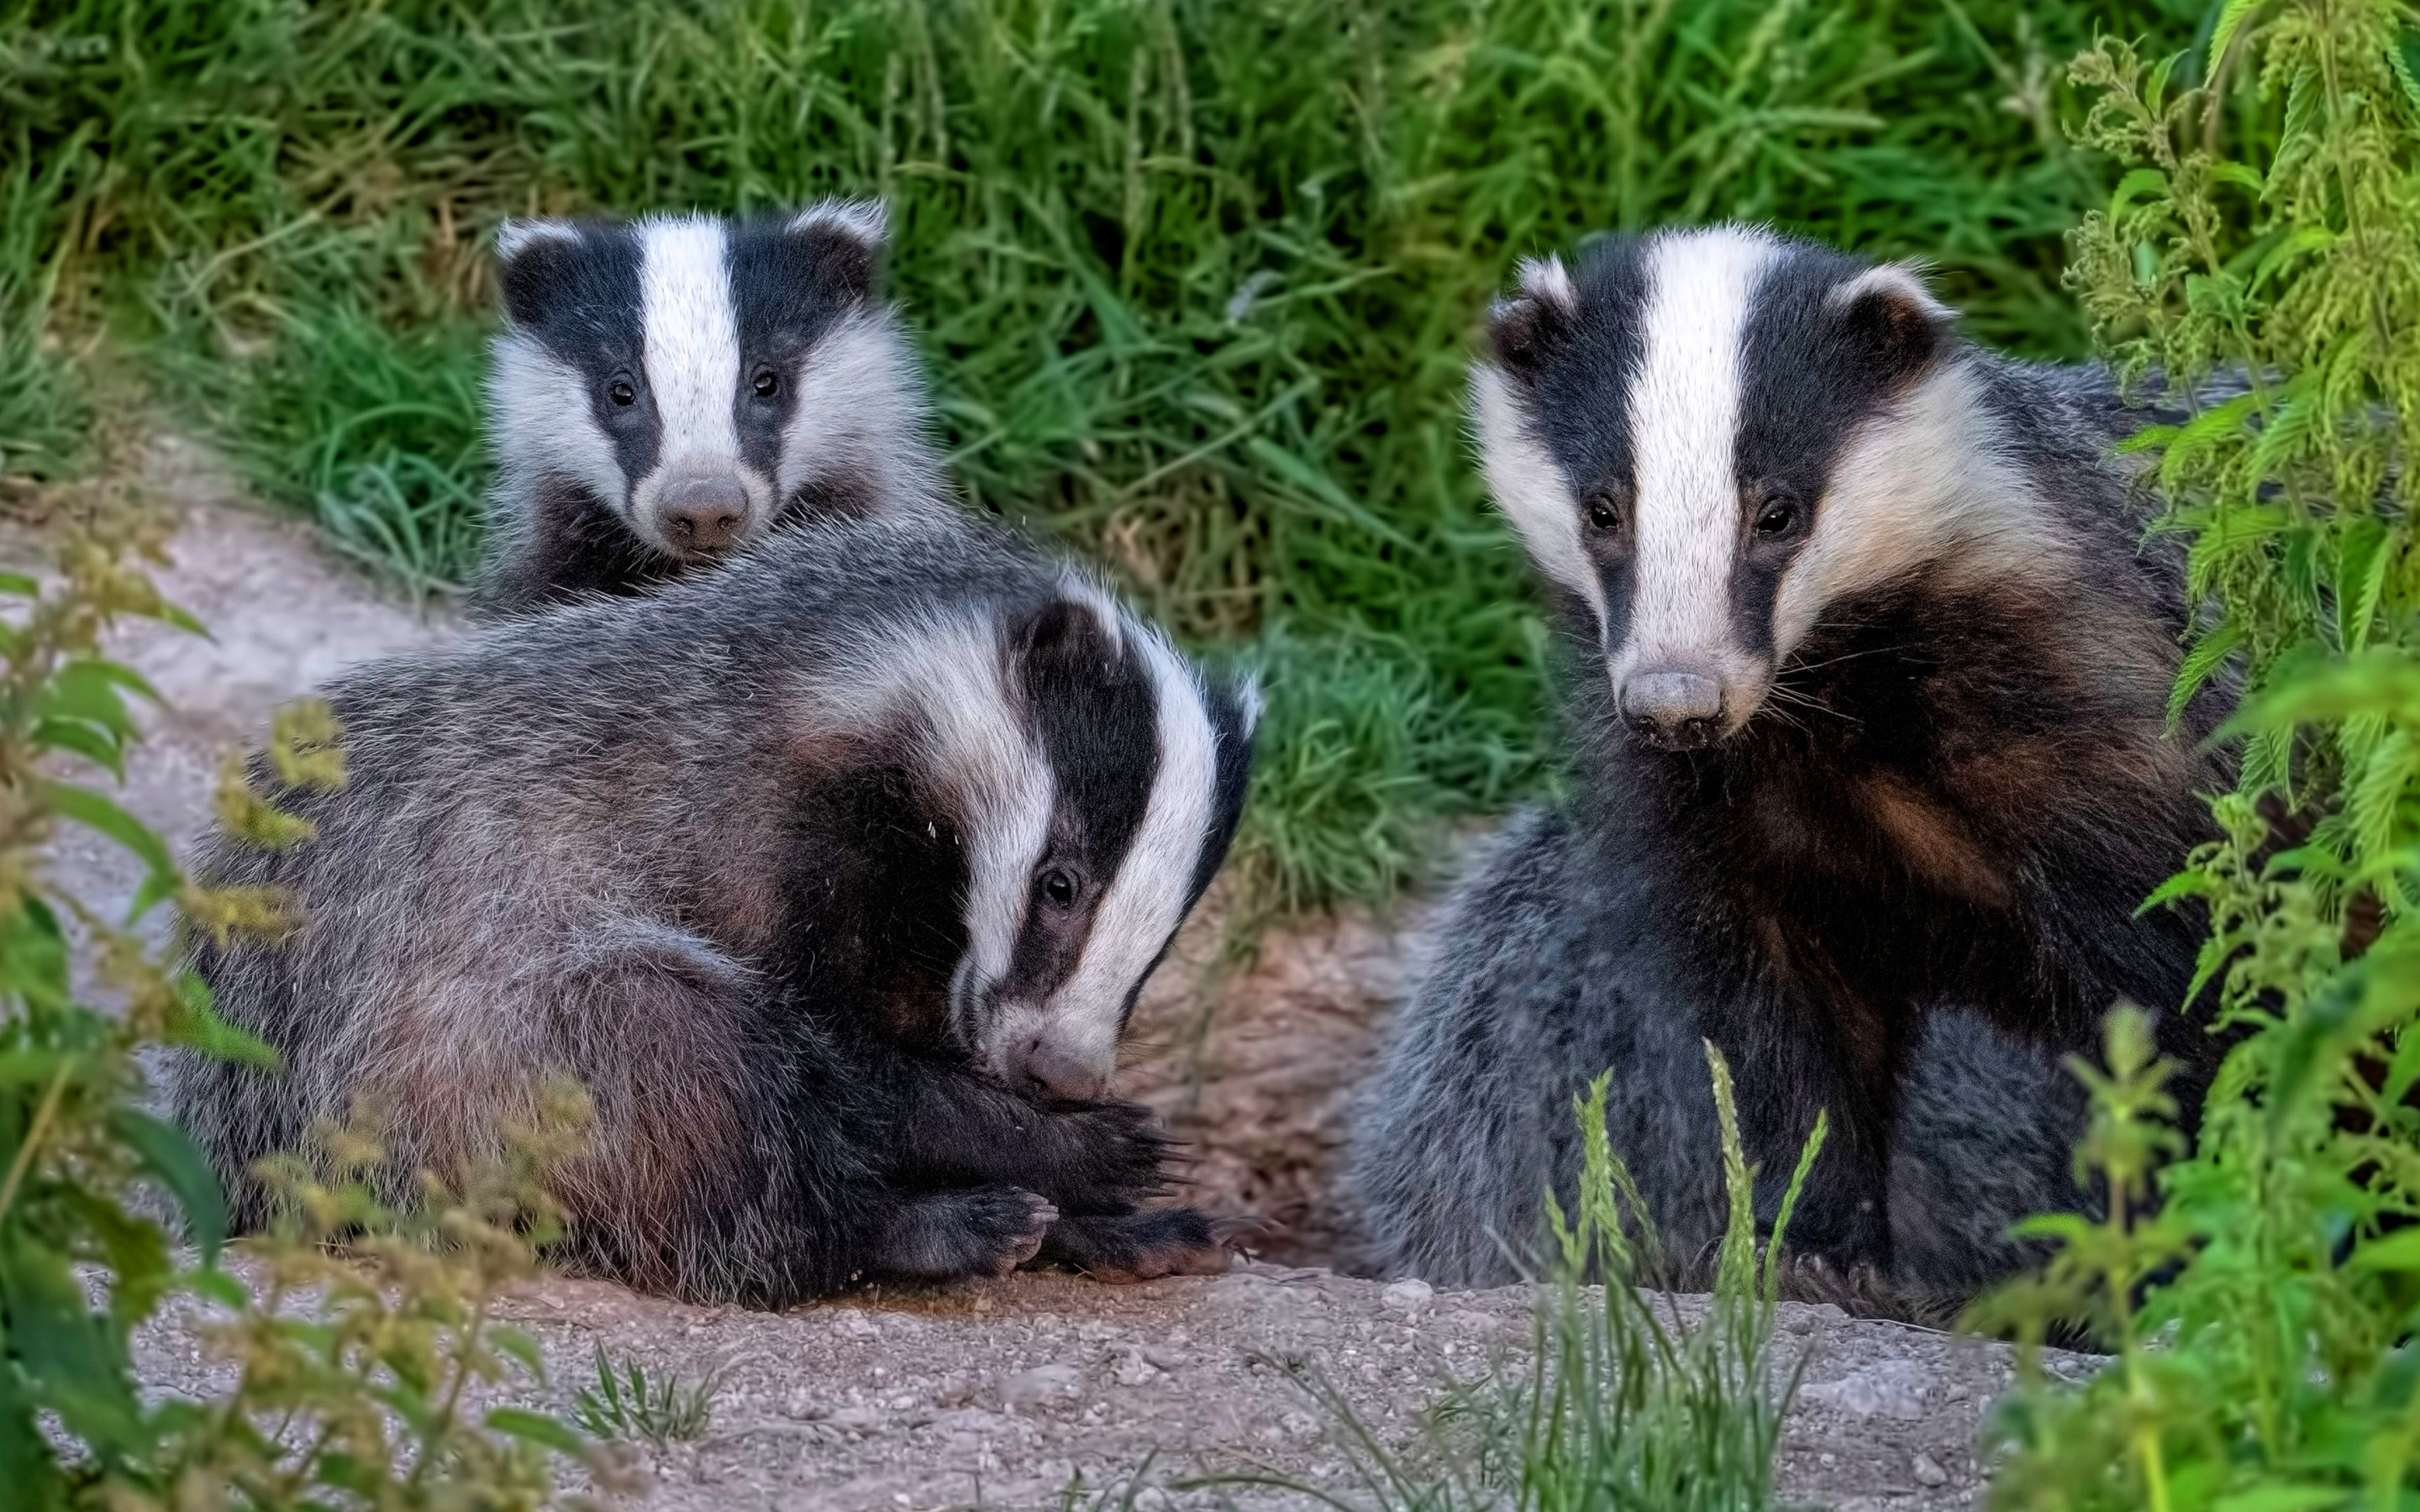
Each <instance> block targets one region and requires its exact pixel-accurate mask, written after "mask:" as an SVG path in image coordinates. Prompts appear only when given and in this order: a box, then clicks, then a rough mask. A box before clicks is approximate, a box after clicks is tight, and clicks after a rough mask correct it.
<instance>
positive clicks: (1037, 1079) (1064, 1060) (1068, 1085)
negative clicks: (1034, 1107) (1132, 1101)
mask: <svg viewBox="0 0 2420 1512" xmlns="http://www.w3.org/2000/svg"><path fill="white" fill-rule="evenodd" d="M1001 1080H1003V1081H1005V1082H1007V1083H1008V1085H1009V1086H1010V1087H1011V1088H1014V1089H1015V1090H1016V1091H1019V1092H1022V1093H1024V1094H1025V1095H1026V1096H1028V1097H1035V1098H1043V1099H1047V1100H1049V1101H1053V1102H1057V1101H1063V1100H1064V1101H1071V1102H1090V1101H1092V1100H1093V1099H1094V1098H1096V1097H1099V1096H1100V1095H1102V1094H1103V1093H1104V1092H1107V1091H1108V1090H1109V1068H1108V1067H1106V1066H1103V1065H1100V1064H1098V1063H1097V1061H1096V1060H1095V1059H1094V1057H1088V1056H1082V1055H1078V1054H1077V1053H1076V1051H1075V1050H1073V1049H1072V1048H1070V1047H1069V1046H1068V1045H1066V1044H1064V1043H1063V1042H1061V1041H1058V1040H1056V1039H1054V1038H1053V1037H1052V1036H1050V1035H1048V1034H1033V1035H1026V1036H1022V1037H1021V1038H1019V1039H1018V1041H1016V1043H1015V1044H1012V1045H1010V1046H1009V1049H1008V1055H1007V1057H1006V1059H1005V1064H1003V1065H1002V1066H1001Z"/></svg>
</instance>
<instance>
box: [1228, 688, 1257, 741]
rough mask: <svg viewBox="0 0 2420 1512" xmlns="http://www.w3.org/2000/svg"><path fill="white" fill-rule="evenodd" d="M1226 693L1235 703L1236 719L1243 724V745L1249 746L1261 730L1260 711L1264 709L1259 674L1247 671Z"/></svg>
mask: <svg viewBox="0 0 2420 1512" xmlns="http://www.w3.org/2000/svg"><path fill="white" fill-rule="evenodd" d="M1227 691H1228V695H1229V696H1230V697H1231V698H1233V700H1234V701H1235V715H1236V717H1238V718H1240V719H1241V720H1242V721H1243V724H1244V743H1245V744H1246V745H1249V744H1251V740H1252V736H1253V735H1254V734H1255V733H1258V732H1259V730H1260V728H1261V711H1262V710H1263V709H1264V707H1266V703H1265V702H1264V700H1263V699H1262V697H1261V674H1260V673H1259V672H1257V671H1248V672H1246V673H1244V674H1243V675H1242V676H1241V677H1238V678H1237V679H1235V681H1234V683H1233V685H1232V686H1230V687H1229V688H1228V690H1227Z"/></svg>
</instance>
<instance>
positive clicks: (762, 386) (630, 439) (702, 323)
mask: <svg viewBox="0 0 2420 1512" xmlns="http://www.w3.org/2000/svg"><path fill="white" fill-rule="evenodd" d="M883 237H884V231H883V219H882V213H881V210H880V208H879V207H876V206H871V205H861V204H839V203H827V204H822V205H817V206H814V207H813V208H808V209H806V210H802V211H799V212H796V213H793V214H783V215H778V216H767V217H759V218H756V219H752V220H748V221H739V222H733V221H726V220H723V219H721V218H719V217H713V216H704V215H664V216H649V217H645V218H644V219H641V220H637V221H633V222H628V223H624V222H613V221H576V222H572V221H514V222H510V223H507V224H505V225H504V228H503V230H502V231H501V232H500V233H499V234H498V236H497V243H496V244H497V252H498V255H499V257H500V259H501V272H500V277H501V281H502V284H503V286H504V307H505V313H506V316H507V321H508V323H507V327H506V330H505V332H504V335H503V336H502V337H501V339H500V340H499V341H498V342H497V345H496V351H495V367H494V374H493V378H492V380H491V384H490V409H491V411H492V416H491V418H492V429H493V432H494V436H495V445H496V448H497V454H498V459H499V461H500V463H501V464H502V468H501V471H502V472H503V474H504V488H503V492H502V497H503V498H504V500H505V501H507V503H509V501H512V500H514V499H516V498H523V497H527V498H532V499H535V498H538V497H542V496H544V495H545V494H546V492H547V490H548V489H549V488H550V487H553V488H558V489H559V488H561V487H564V486H569V487H571V488H573V489H576V490H578V491H579V492H581V493H582V494H584V495H585V496H586V497H587V498H588V499H589V500H590V501H593V503H594V505H595V506H596V507H597V508H599V509H601V510H602V511H604V512H605V513H606V514H608V515H609V516H610V517H612V518H613V519H616V520H618V521H620V522H621V524H622V525H623V526H625V527H627V529H628V531H629V532H630V533H631V534H632V535H634V536H636V537H637V539H638V540H639V542H641V543H643V545H644V547H645V548H648V549H649V550H651V551H653V552H655V553H659V554H660V555H661V556H664V557H667V558H671V559H674V560H675V561H691V560H700V559H705V558H710V557H715V556H719V555H721V554H722V553H725V552H727V551H729V550H731V549H733V548H737V547H739V546H742V545H745V544H746V543H747V542H749V541H751V540H753V539H755V538H756V537H757V536H759V535H761V534H762V533H763V532H765V531H766V530H767V529H768V528H770V527H771V526H772V525H773V524H774V523H775V522H776V521H777V520H779V519H781V518H783V517H785V516H789V515H805V514H813V513H815V512H817V511H818V510H819V509H821V508H823V507H825V506H826V505H827V503H828V502H829V501H833V500H840V501H846V503H845V507H849V508H854V509H857V510H860V511H863V510H865V509H867V508H868V507H869V506H872V507H879V505H880V504H881V503H882V502H883V501H885V500H887V499H889V498H891V497H894V496H897V497H914V498H922V497H923V496H925V495H928V494H930V493H931V492H932V490H933V487H934V486H935V484H936V482H937V471H936V469H935V468H934V466H933V463H932V460H931V457H930V454H929V451H928V449H927V447H926V446H925V443H924V441H923V437H922V426H923V417H924V409H925V406H924V401H923V393H922V389H921V385H920V383H919V381H918V378H917V375H916V367H915V363H914V360H913V358H912V356H911V355H910V354H909V352H908V351H907V346H906V343H905V341H904V340H903V338H902V337H901V335H900V332H899V331H898V329H897V325H896V321H895V319H894V318H893V316H892V313H891V312H890V310H889V309H888V308H887V307H885V306H884V305H883V304H882V302H881V301H879V300H878V299H877V298H876V279H877V275H878V272H879V269H880V263H881V258H882V252H883ZM886 479H889V480H892V481H891V482H888V483H886V481H885V480H886Z"/></svg>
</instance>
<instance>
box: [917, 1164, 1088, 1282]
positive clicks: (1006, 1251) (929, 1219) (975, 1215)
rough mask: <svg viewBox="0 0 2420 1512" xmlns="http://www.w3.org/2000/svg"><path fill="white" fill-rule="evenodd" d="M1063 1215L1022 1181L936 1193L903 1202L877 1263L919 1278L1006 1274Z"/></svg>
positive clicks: (1036, 1247) (1036, 1250) (1027, 1256)
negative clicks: (1015, 1185) (1016, 1183)
mask: <svg viewBox="0 0 2420 1512" xmlns="http://www.w3.org/2000/svg"><path fill="white" fill-rule="evenodd" d="M1058 1221H1059V1210H1058V1209H1057V1208H1054V1207H1052V1206H1051V1205H1050V1203H1049V1201H1048V1200H1047V1199H1046V1198H1043V1197H1039V1196H1035V1195H1034V1194H1032V1193H1031V1192H1028V1191H1026V1190H1025V1189H1023V1188H1022V1187H1014V1186H979V1187H974V1188H971V1189H970V1190H967V1191H963V1192H940V1193H935V1194H933V1195H932V1196H922V1197H917V1198H915V1199H914V1200H912V1201H910V1202H907V1203H906V1204H904V1205H903V1206H902V1208H901V1209H900V1211H898V1212H897V1213H896V1214H895V1215H894V1216H893V1217H892V1224H891V1228H890V1233H889V1235H888V1238H887V1240H886V1242H884V1244H883V1246H882V1254H881V1255H880V1257H878V1258H877V1260H876V1264H875V1265H874V1266H873V1267H871V1269H873V1270H874V1271H876V1272H878V1273H881V1274H883V1275H887V1276H892V1277H894V1278H898V1279H904V1280H919V1281H949V1280H954V1279H956V1278H958V1277H960V1276H969V1275H1006V1274H1008V1273H1010V1272H1011V1271H1014V1270H1016V1268H1017V1267H1018V1266H1020V1265H1023V1264H1024V1263H1025V1262H1026V1261H1028V1260H1030V1259H1032V1258H1033V1257H1034V1256H1035V1255H1037V1254H1039V1253H1040V1252H1041V1249H1042V1245H1043V1241H1044V1237H1045V1236H1046V1235H1047V1234H1048V1232H1049V1231H1050V1226H1051V1225H1052V1224H1054V1223H1056V1222H1058Z"/></svg>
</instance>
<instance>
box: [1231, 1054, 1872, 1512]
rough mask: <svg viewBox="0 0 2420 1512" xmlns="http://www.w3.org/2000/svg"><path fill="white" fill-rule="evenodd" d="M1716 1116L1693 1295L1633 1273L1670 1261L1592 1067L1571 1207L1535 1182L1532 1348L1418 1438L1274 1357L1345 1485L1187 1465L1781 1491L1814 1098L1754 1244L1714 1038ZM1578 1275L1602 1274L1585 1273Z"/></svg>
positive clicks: (1535, 1504) (1645, 1502) (1448, 1502)
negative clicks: (1720, 1212) (1297, 1475)
mask: <svg viewBox="0 0 2420 1512" xmlns="http://www.w3.org/2000/svg"><path fill="white" fill-rule="evenodd" d="M1706 1056H1707V1061H1708V1064H1709V1067H1710V1069H1711V1070H1712V1072H1713V1075H1714V1105H1715V1109H1716V1111H1717V1113H1718V1114H1719V1116H1720V1118H1721V1121H1722V1139H1723V1173H1724V1186H1725V1192H1726V1195H1727V1196H1728V1198H1729V1203H1730V1221H1729V1223H1728V1224H1727V1226H1726V1227H1725V1229H1724V1233H1723V1241H1722V1245H1721V1249H1720V1252H1719V1255H1718V1258H1717V1260H1716V1264H1715V1273H1714V1290H1713V1294H1712V1295H1711V1296H1709V1297H1708V1298H1706V1299H1705V1309H1704V1311H1703V1313H1702V1314H1701V1315H1700V1316H1699V1317H1697V1318H1694V1319H1691V1318H1686V1317H1684V1316H1683V1312H1682V1309H1681V1305H1680V1304H1679V1303H1678V1301H1677V1300H1676V1299H1675V1298H1673V1297H1672V1296H1671V1295H1670V1294H1668V1293H1663V1292H1655V1291H1650V1290H1645V1289H1642V1288H1641V1285H1640V1283H1642V1282H1650V1281H1652V1280H1653V1279H1655V1278H1658V1277H1660V1276H1662V1275H1663V1273H1664V1264H1663V1260H1664V1257H1663V1255H1662V1253H1661V1247H1660V1244H1659V1242H1658V1240H1657V1237H1656V1234H1655V1230H1654V1227H1653V1225H1652V1222H1650V1221H1649V1219H1648V1218H1647V1216H1646V1209H1645V1205H1644V1203H1643V1202H1642V1201H1641V1199H1640V1197H1639V1195H1638V1191H1637V1187H1636V1185H1635V1184H1634V1183H1633V1181H1632V1180H1631V1177H1630V1172H1629V1170H1628V1169H1627V1168H1626V1167H1625V1166H1624V1165H1622V1162H1621V1156H1619V1155H1617V1154H1616V1153H1614V1151H1613V1148H1612V1145H1611V1143H1610V1142H1609V1141H1608V1140H1607V1138H1606V1127H1605V1093H1606V1080H1607V1078H1606V1077H1605V1076H1600V1077H1598V1078H1597V1079H1596V1082H1595V1083H1594V1085H1593V1086H1592V1087H1591V1088H1590V1091H1589V1095H1588V1097H1587V1098H1586V1099H1585V1100H1583V1101H1581V1102H1580V1103H1579V1105H1578V1106H1577V1107H1576V1108H1575V1114H1576V1116H1577V1118H1578V1119H1579V1121H1580V1129H1581V1135H1582V1147H1581V1148H1582V1157H1581V1169H1580V1180H1579V1186H1578V1199H1579V1201H1578V1208H1577V1211H1575V1212H1574V1213H1573V1214H1571V1215H1570V1216H1569V1217H1568V1218H1567V1217H1566V1215H1565V1214H1564V1213H1563V1211H1561V1209H1560V1208H1559V1207H1558V1206H1556V1205H1555V1200H1554V1198H1553V1196H1552V1195H1551V1194H1550V1195H1549V1196H1548V1197H1547V1205H1548V1216H1549V1220H1550V1222H1551V1224H1552V1227H1553V1233H1554V1238H1555V1240H1556V1241H1557V1243H1556V1245H1555V1247H1554V1251H1553V1253H1554V1262H1553V1266H1552V1269H1551V1272H1550V1273H1549V1274H1548V1275H1547V1276H1545V1277H1544V1279H1543V1280H1542V1281H1541V1283H1540V1284H1539V1286H1538V1288H1537V1297H1536V1314H1535V1326H1534V1328H1533V1331H1532V1334H1531V1338H1530V1352H1529V1358H1528V1362H1527V1363H1526V1365H1523V1366H1522V1367H1520V1368H1517V1369H1512V1370H1509V1371H1507V1372H1505V1373H1504V1374H1503V1375H1501V1376H1499V1377H1496V1378H1492V1379H1483V1380H1481V1381H1477V1382H1475V1383H1471V1384H1466V1385H1459V1386H1455V1387H1451V1388H1450V1389H1449V1390H1448V1391H1447V1392H1446V1394H1445V1396H1443V1397H1442V1399H1441V1400H1440V1401H1439V1402H1438V1403H1437V1404H1436V1406H1435V1407H1434V1408H1432V1410H1431V1411H1430V1412H1429V1413H1428V1414H1427V1420H1426V1423H1427V1428H1428V1433H1427V1435H1426V1436H1425V1440H1424V1442H1420V1443H1414V1444H1410V1445H1403V1444H1393V1443H1388V1442H1387V1441H1386V1440H1385V1439H1384V1438H1382V1437H1381V1436H1380V1435H1379V1434H1378V1433H1377V1432H1376V1431H1375V1430H1374V1429H1373V1428H1372V1427H1370V1426H1369V1424H1368V1423H1367V1422H1366V1421H1365V1420H1363V1419H1362V1418H1361V1417H1360V1415H1359V1414H1358V1413H1357V1412H1356V1411H1355V1410H1354V1408H1353V1406H1352V1404H1351V1402H1350V1401H1349V1400H1348V1399H1347V1398H1346V1397H1345V1396H1344V1395H1343V1394H1342V1392H1341V1391H1339V1390H1337V1389H1336V1387H1334V1386H1333V1385H1332V1384H1330V1383H1329V1382H1328V1381H1327V1380H1326V1378H1325V1376H1323V1375H1322V1374H1321V1373H1320V1372H1319V1371H1318V1369H1317V1368H1316V1367H1315V1366H1313V1365H1311V1364H1309V1363H1307V1362H1303V1361H1288V1362H1280V1365H1281V1367H1282V1368H1284V1369H1285V1370H1286V1371H1287V1372H1288V1373H1289V1374H1290V1375H1291V1376H1292V1377H1293V1379H1294V1380H1295V1382H1296V1384H1297V1385H1299V1386H1300V1387H1301V1388H1302V1389H1303V1391H1304V1392H1305V1393H1306V1394H1307V1395H1308V1396H1310V1397H1311V1401H1312V1402H1313V1404H1314V1405H1315V1406H1317V1407H1318V1408H1319V1409H1320V1411H1321V1412H1322V1413H1323V1414H1324V1415H1325V1416H1326V1418H1327V1420H1328V1424H1329V1438H1330V1440H1331V1442H1332V1443H1335V1444H1336V1446H1337V1447H1338V1448H1339V1449H1340V1450H1341V1451H1342V1453H1343V1455H1344V1458H1345V1460H1346V1462H1347V1464H1348V1465H1349V1466H1350V1468H1351V1472H1352V1477H1353V1479H1354V1480H1355V1481H1356V1482H1357V1494H1344V1495H1340V1494H1338V1493H1335V1492H1333V1491H1321V1490H1317V1489H1313V1488H1311V1487H1310V1486H1308V1485H1305V1484H1303V1483H1302V1482H1299V1481H1297V1480H1295V1479H1293V1478H1291V1477H1287V1476H1282V1475H1275V1474H1259V1475H1226V1476H1218V1477H1212V1478H1209V1479H1207V1480H1204V1481H1202V1482H1200V1483H1199V1484H1202V1485H1205V1486H1216V1487H1245V1486H1253V1487H1262V1488H1267V1489H1281V1490H1286V1491H1291V1492H1294V1493H1295V1494H1297V1495H1308V1496H1309V1497H1311V1498H1312V1499H1314V1500H1317V1501H1319V1502H1323V1503H1326V1504H1328V1505H1330V1506H1333V1507H1336V1508H1338V1509H1339V1512H1566V1509H1578V1508H1603V1509H1607V1512H1763V1509H1765V1508H1769V1507H1772V1506H1775V1505H1776V1494H1775V1488H1774V1456H1775V1452H1776V1449H1777V1448H1778V1447H1779V1445H1780V1442H1781V1425H1782V1421H1783V1419H1784V1418H1786V1417H1787V1416H1788V1415H1789V1412H1790V1406H1791V1402H1792V1399H1793V1398H1794V1397H1795V1396H1796V1395H1797V1390H1798V1381H1799V1378H1800V1376H1801V1374H1802V1373H1803V1372H1804V1370H1805V1368H1806V1364H1807V1357H1806V1356H1805V1355H1804V1354H1803V1353H1802V1354H1801V1355H1800V1357H1799V1358H1798V1359H1797V1360H1795V1361H1791V1362H1784V1361H1783V1360H1782V1359H1781V1358H1780V1357H1779V1351H1778V1350H1777V1349H1776V1342H1775V1327H1774V1325H1775V1320H1776V1316H1777V1313H1778V1305H1779V1297H1780V1286H1781V1266H1782V1260H1781V1254H1782V1246H1783V1242H1784V1237H1785V1234H1786V1231H1787V1229H1788V1227H1789V1221H1790V1212H1791V1210H1792V1207H1793V1206H1795V1204H1796V1202H1797V1199H1798V1194H1799V1191H1800V1190H1801V1188H1802V1187H1803V1186H1804V1185H1805V1183H1806V1180H1807V1171H1808V1170H1809V1169H1811V1168H1812V1167H1813V1165H1814V1164H1815V1156H1816V1154H1817V1153H1818V1151H1820V1150H1821V1149H1823V1138H1824V1124H1823V1119H1821V1118H1820V1117H1819V1119H1817V1122H1816V1125H1815V1128H1814V1129H1813V1131H1812V1132H1811V1133H1810V1134H1809V1135H1808V1138H1807V1144H1806V1146H1805V1148H1804V1149H1802V1151H1801V1152H1800V1156H1799V1161H1798V1166H1797V1169H1796V1170H1795V1171H1794V1172H1793V1173H1792V1178H1791V1181H1790V1184H1789V1187H1788V1188H1787V1190H1786V1193H1785V1195H1784V1196H1783V1198H1782V1203H1781V1208H1780V1211H1779V1213H1778V1214H1777V1215H1776V1219H1775V1222H1774V1225H1773V1229H1772V1232H1771V1234H1770V1235H1769V1236H1768V1237H1767V1239H1766V1240H1765V1242H1764V1243H1763V1244H1762V1245H1761V1247H1760V1245H1759V1243H1758V1242H1757V1221H1756V1213H1755V1205H1754V1183H1753V1175H1752V1173H1751V1172H1750V1171H1749V1169H1748V1166H1747V1163H1746V1160H1745V1156H1743V1155H1742V1153H1741V1149H1740V1140H1739V1124H1738V1119H1737V1115H1736V1112H1735V1109H1734V1104H1733V1100H1732V1093H1731V1079H1730V1068H1729V1067H1728V1066H1727V1065H1725V1064H1724V1062H1723V1058H1722V1057H1721V1056H1720V1055H1719V1054H1717V1053H1716V1052H1715V1051H1714V1047H1713V1046H1712V1045H1711V1044H1710V1045H1708V1046H1707V1047H1706ZM1590 1283H1602V1284H1601V1285H1590Z"/></svg>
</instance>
